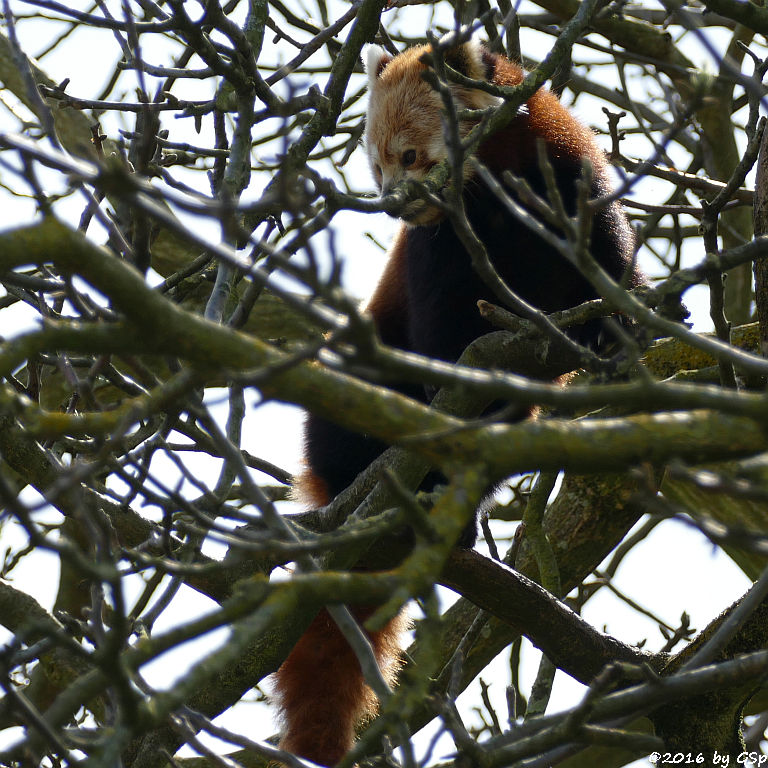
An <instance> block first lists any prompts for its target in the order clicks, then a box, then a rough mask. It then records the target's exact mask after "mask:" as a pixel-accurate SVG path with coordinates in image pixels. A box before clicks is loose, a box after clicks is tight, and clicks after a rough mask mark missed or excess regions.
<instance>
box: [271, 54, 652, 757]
mask: <svg viewBox="0 0 768 768" xmlns="http://www.w3.org/2000/svg"><path fill="white" fill-rule="evenodd" d="M428 50H429V48H428V47H427V46H421V47H416V48H411V49H409V50H407V51H405V52H404V53H401V54H400V55H398V56H395V57H391V56H389V55H388V54H386V53H385V52H384V51H383V50H382V49H381V48H378V47H375V46H372V47H371V48H370V49H369V53H368V66H367V71H368V76H369V106H368V114H367V124H366V139H365V144H366V148H367V151H368V156H369V159H370V163H371V168H372V171H373V174H374V176H375V178H376V181H377V183H378V186H379V188H380V190H381V191H382V193H386V192H388V191H390V190H391V189H392V188H393V187H394V186H395V185H396V184H397V183H398V182H400V181H402V180H404V179H416V180H421V179H423V178H424V177H425V176H426V174H427V173H428V171H429V170H430V169H431V168H432V167H433V166H434V165H435V164H437V163H439V162H440V161H442V160H444V159H446V158H447V156H448V151H447V148H446V142H445V139H444V133H443V117H442V113H443V104H442V101H441V98H440V96H439V95H438V93H437V92H436V91H435V90H433V89H432V88H431V87H430V86H429V85H428V84H427V83H426V82H425V80H424V79H423V78H422V74H423V73H424V72H425V70H426V68H427V65H426V64H425V63H424V62H423V61H422V56H423V54H424V53H426V52H428ZM445 60H446V63H447V64H449V65H450V66H451V67H452V68H453V69H455V70H457V71H458V72H460V73H461V74H463V75H465V76H467V77H469V78H472V79H475V80H487V81H490V82H492V83H495V84H497V85H502V86H513V85H517V84H518V83H520V82H521V81H522V79H523V73H522V70H521V69H520V68H519V67H518V66H517V65H516V64H513V63H512V62H511V61H509V60H508V59H506V58H504V57H503V56H500V55H497V54H494V53H490V52H489V51H487V50H485V49H484V48H482V47H481V46H480V45H478V44H476V43H475V42H468V43H465V44H463V45H460V46H458V47H456V48H454V49H452V50H449V51H447V52H446V53H445ZM451 87H452V91H453V98H454V102H455V104H456V107H457V109H481V108H485V107H488V106H490V105H492V104H494V103H496V102H497V98H496V97H495V96H492V95H490V94H488V93H487V92H485V91H482V90H479V89H473V88H467V87H460V86H453V85H452V86H451ZM470 128H471V125H467V124H466V123H463V124H462V131H463V132H464V133H465V134H466V133H467V132H468V131H469V129H470ZM539 139H541V140H543V141H544V144H545V147H546V153H547V156H548V158H549V161H550V163H551V164H552V167H553V169H554V172H555V178H556V183H557V185H558V188H559V190H560V194H561V196H562V199H563V201H564V204H565V206H566V209H567V210H568V213H569V214H573V212H574V209H575V200H576V182H577V180H578V179H579V178H580V176H581V169H582V159H583V158H584V157H585V156H586V157H588V158H589V159H590V160H591V162H592V167H593V169H594V171H593V189H592V194H593V197H597V196H600V195H604V194H606V193H608V192H609V191H610V183H609V179H608V171H607V163H606V160H605V158H604V155H603V153H602V151H601V150H600V149H599V147H598V145H597V144H596V142H595V140H594V137H593V134H592V132H591V131H590V130H589V129H588V128H587V127H585V126H584V125H582V124H581V123H579V122H578V120H577V119H576V118H575V117H574V116H573V115H571V113H570V112H569V111H568V110H567V109H566V108H565V107H564V106H562V105H561V104H560V102H559V101H558V99H557V98H556V97H555V96H554V95H553V94H551V93H549V92H547V91H544V90H540V91H538V92H537V93H536V94H534V95H533V96H532V97H531V98H530V99H529V100H528V102H527V104H526V105H525V106H524V107H523V108H521V109H520V110H519V112H518V114H517V116H516V117H515V118H513V120H512V121H511V122H510V123H509V124H508V125H507V126H506V127H504V128H502V129H501V130H499V131H497V132H496V133H494V134H493V135H492V136H491V137H490V138H488V139H486V140H485V142H484V143H483V144H482V145H481V146H480V147H479V149H478V151H477V157H478V159H479V160H480V161H481V162H482V163H483V164H484V165H485V166H486V167H487V168H488V170H489V171H490V172H491V173H492V174H494V176H496V177H497V178H499V180H501V174H502V173H503V172H504V171H507V170H509V171H512V172H513V173H514V174H516V175H518V176H522V177H523V178H525V179H526V180H527V181H528V183H529V184H530V186H531V187H532V188H533V189H534V191H536V192H537V193H538V194H539V195H541V196H542V197H544V198H546V185H545V182H544V179H543V177H542V174H541V171H540V169H539V164H538V161H537V141H538V140H539ZM465 177H466V178H465V184H464V191H463V199H464V204H465V209H466V213H467V217H468V219H469V222H470V224H471V225H472V228H473V229H474V231H475V232H476V233H477V235H478V237H479V238H480V240H481V241H482V242H483V243H484V244H485V247H486V249H487V251H488V255H489V257H490V259H491V262H492V263H493V265H494V266H495V268H496V270H497V272H498V273H499V275H500V276H501V277H502V278H503V279H504V281H505V282H506V283H507V284H508V285H509V286H510V287H511V288H512V289H513V290H514V291H515V292H516V293H517V294H518V295H519V296H521V297H522V298H523V299H525V300H526V301H528V302H529V303H530V304H533V305H534V306H537V307H539V308H540V309H542V310H544V311H547V312H551V311H554V310H560V309H565V308H567V307H571V306H574V305H576V304H579V303H581V302H583V301H586V300H588V299H592V298H595V296H596V294H595V290H594V288H593V287H592V286H591V285H590V284H589V282H587V281H586V280H585V279H584V278H583V277H582V276H581V274H580V273H579V272H578V271H577V270H576V269H575V268H574V267H573V266H571V265H570V264H569V263H567V261H566V260H565V259H564V257H563V256H562V255H561V254H560V253H559V252H557V251H556V250H555V249H554V248H552V247H551V246H550V245H548V244H546V243H545V242H544V241H543V240H542V239H540V238H539V237H538V236H537V235H536V234H534V233H533V232H532V231H531V230H529V229H528V228H527V227H525V226H524V225H523V224H521V223H520V222H518V220H517V219H515V218H513V217H512V215H511V214H510V213H509V212H508V211H507V210H506V209H505V207H504V206H503V205H502V203H500V202H499V201H498V200H497V199H496V197H495V195H494V194H493V192H491V190H490V189H489V188H488V187H487V186H485V185H484V184H483V183H482V182H481V181H480V180H479V179H477V178H474V177H473V175H472V173H471V170H470V166H469V164H467V165H466V167H465ZM502 181H503V180H502ZM402 218H403V219H404V223H403V225H402V226H401V228H400V230H399V232H398V234H397V236H396V239H395V242H394V245H393V247H392V250H391V253H390V256H389V261H388V263H387V266H386V268H385V271H384V274H383V276H382V278H381V280H380V282H379V284H378V287H377V288H376V290H375V292H374V294H373V296H372V297H371V299H370V301H369V303H368V307H367V310H368V312H369V313H370V314H371V315H372V317H373V320H374V322H375V326H376V328H377V330H378V333H379V335H380V337H381V339H382V341H383V342H384V343H386V344H389V345H391V346H394V347H398V348H401V349H404V350H411V351H415V352H418V353H420V354H423V355H426V356H429V357H433V358H438V359H441V360H446V361H449V362H455V361H456V359H457V358H458V357H459V355H460V354H461V352H462V351H463V349H464V348H465V347H466V346H467V345H468V344H469V343H470V342H471V341H473V340H474V339H476V338H477V337H479V336H481V335H483V334H485V333H488V332H489V331H491V330H493V329H492V328H491V326H490V325H489V324H488V323H487V322H486V321H485V320H484V319H483V318H482V317H481V316H480V314H479V313H478V310H477V301H478V300H479V299H487V300H489V301H493V300H494V296H493V294H492V292H491V290H490V289H489V288H488V287H487V286H486V285H485V284H484V283H483V281H482V279H481V278H480V277H479V276H478V275H477V274H476V273H475V271H474V269H473V267H472V264H471V263H470V257H469V255H468V254H467V252H466V250H465V249H464V247H463V246H462V244H461V242H460V241H459V238H458V237H457V235H456V234H455V232H454V230H453V227H452V226H451V224H450V223H449V222H448V221H446V220H445V219H444V217H443V213H442V211H441V210H440V209H439V208H437V207H435V206H431V205H429V204H428V203H426V202H424V201H416V202H414V203H410V204H408V206H407V207H406V209H405V211H404V212H403V214H402ZM591 248H592V253H593V255H594V256H595V258H596V259H597V260H598V262H599V263H600V264H601V265H602V266H603V268H604V269H606V270H607V271H608V272H609V273H610V274H611V275H612V276H613V277H614V278H616V279H619V278H621V277H623V276H625V273H629V284H630V285H633V286H634V285H639V284H641V283H642V280H643V279H642V276H641V275H640V273H639V272H638V271H637V270H636V269H635V268H634V266H633V264H632V251H633V238H632V234H631V230H630V228H629V225H628V223H627V220H626V217H625V215H624V213H623V211H622V209H621V206H620V205H619V204H618V203H616V202H614V203H611V204H609V205H607V206H605V207H604V208H602V209H601V210H600V211H599V212H597V213H596V214H595V216H594V219H593V224H592V237H591ZM572 333H573V335H574V336H575V337H577V339H578V340H579V341H581V342H582V343H593V344H594V343H596V341H597V335H598V333H599V327H596V326H592V325H590V326H585V327H583V328H581V329H575V330H574V331H573V332H572ZM397 388H398V389H399V390H400V391H402V392H404V393H405V394H408V395H410V396H412V397H415V398H419V399H422V400H426V399H427V397H426V395H425V393H424V391H422V390H421V388H419V387H417V386H413V385H403V386H399V387H397ZM305 440H306V461H307V465H308V471H307V472H306V474H305V475H304V476H303V477H301V478H299V482H298V485H299V486H300V491H301V492H302V493H303V496H304V498H306V499H307V500H308V501H309V502H310V503H311V504H313V505H315V506H317V507H320V506H324V505H326V504H328V503H329V502H330V501H331V500H332V499H333V498H334V497H335V496H336V495H337V494H338V493H340V492H341V491H342V490H344V489H345V488H346V487H347V486H348V485H349V484H350V483H352V481H353V480H354V479H355V477H356V476H357V475H358V473H359V472H361V471H362V470H363V469H364V468H365V467H366V466H368V464H370V462H371V461H373V460H374V459H375V458H376V457H377V456H378V455H379V454H380V453H381V452H382V451H383V450H384V449H385V448H386V446H385V445H384V444H383V443H381V442H380V441H378V440H376V439H374V438H371V437H369V436H367V435H364V434H355V433H352V432H349V431H347V430H345V429H343V428H341V427H338V426H336V425H335V424H333V423H332V422H329V421H326V420H324V419H321V418H319V417H317V416H314V415H312V414H310V415H309V416H308V418H307V422H306V430H305ZM439 481H440V475H439V474H438V473H436V472H433V473H431V474H430V476H428V477H427V478H426V480H425V481H424V483H423V485H422V489H426V490H429V489H430V488H431V487H434V485H435V483H436V482H439ZM475 538H476V530H475V524H474V523H473V524H472V525H471V526H470V527H469V528H467V530H466V531H465V532H464V534H463V535H462V536H461V538H460V540H459V542H457V543H458V545H459V546H462V547H467V548H469V547H472V546H473V545H474V542H475ZM367 613H370V610H368V612H367ZM356 615H358V616H359V618H360V619H361V620H362V619H364V618H365V615H366V613H365V612H358V613H357V614H356ZM402 626H403V621H402V619H401V618H397V619H395V620H393V621H392V622H390V624H389V625H388V626H387V627H385V628H384V629H382V630H380V631H379V632H377V633H374V634H373V635H372V636H371V641H372V644H373V647H374V651H375V653H376V656H377V658H378V659H379V660H380V663H381V664H382V668H383V669H384V671H385V673H386V674H389V675H390V677H391V676H392V675H393V671H394V670H396V664H395V663H393V658H395V657H396V655H397V649H398V636H399V634H400V632H401V631H402ZM275 688H276V695H277V699H278V702H279V704H280V706H281V711H282V718H283V727H284V729H283V736H282V741H281V746H282V747H283V748H285V749H287V750H289V751H292V752H295V753H296V754H298V755H300V756H302V757H306V758H309V759H310V760H312V761H314V762H316V763H320V764H323V765H333V764H335V763H336V762H337V761H338V760H339V759H340V758H341V757H342V756H343V755H344V754H345V752H346V751H347V750H348V749H349V747H350V746H351V744H352V741H353V738H354V730H355V726H356V725H357V723H358V722H359V721H360V720H361V719H362V718H363V717H365V716H366V715H369V714H371V713H372V712H373V711H374V710H375V704H376V702H375V700H374V697H373V694H372V692H371V691H370V690H369V689H368V688H367V687H366V685H365V683H364V681H363V678H362V674H361V672H360V669H359V665H358V663H357V660H356V658H355V656H354V654H353V653H352V651H351V650H350V648H349V646H348V645H347V643H346V641H345V640H344V638H343V637H342V636H341V634H340V632H339V631H338V629H337V628H336V627H335V625H334V624H333V622H332V620H331V619H330V617H329V616H328V614H327V613H326V612H325V611H323V612H321V613H320V614H319V615H318V617H317V618H316V619H315V621H314V623H313V624H312V625H311V627H310V628H309V629H308V630H307V632H306V633H305V634H304V636H303V637H302V638H301V640H300V641H299V643H298V644H297V645H296V647H295V648H294V650H293V651H292V653H291V654H290V656H289V657H288V659H287V660H286V661H285V663H284V664H283V665H282V667H281V668H280V670H279V671H278V673H277V674H276V683H275Z"/></svg>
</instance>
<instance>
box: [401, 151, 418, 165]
mask: <svg viewBox="0 0 768 768" xmlns="http://www.w3.org/2000/svg"><path fill="white" fill-rule="evenodd" d="M415 162H416V150H415V149H406V150H405V152H403V156H402V157H401V158H400V163H401V165H402V166H403V168H407V167H408V166H409V165H413V164H414V163H415Z"/></svg>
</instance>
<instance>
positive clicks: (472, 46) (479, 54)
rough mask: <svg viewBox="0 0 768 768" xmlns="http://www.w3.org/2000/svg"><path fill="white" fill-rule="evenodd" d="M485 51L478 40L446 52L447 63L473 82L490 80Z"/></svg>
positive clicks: (469, 41)
mask: <svg viewBox="0 0 768 768" xmlns="http://www.w3.org/2000/svg"><path fill="white" fill-rule="evenodd" d="M484 54H485V50H484V48H483V46H482V45H480V43H479V42H478V41H477V40H468V41H467V42H466V43H462V44H461V45H457V46H456V47H455V48H449V49H448V50H447V51H446V52H445V63H446V64H447V65H448V66H449V67H451V68H453V69H455V70H456V71H457V72H460V73H461V74H462V75H464V76H465V77H469V78H471V79H472V80H489V79H490V76H491V74H492V73H491V72H488V71H487V70H488V67H487V65H486V58H487V57H486V56H485V55H484Z"/></svg>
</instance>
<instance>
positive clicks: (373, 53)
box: [365, 45, 392, 84]
mask: <svg viewBox="0 0 768 768" xmlns="http://www.w3.org/2000/svg"><path fill="white" fill-rule="evenodd" d="M390 61H392V57H391V56H390V55H389V54H388V53H387V52H386V51H385V50H384V49H383V48H382V47H381V46H380V45H369V46H368V54H367V56H366V64H365V71H366V72H367V73H368V80H369V82H370V83H371V84H373V83H374V82H375V81H376V80H377V78H379V77H380V75H381V73H382V72H383V71H384V67H386V66H387V64H389V62H390Z"/></svg>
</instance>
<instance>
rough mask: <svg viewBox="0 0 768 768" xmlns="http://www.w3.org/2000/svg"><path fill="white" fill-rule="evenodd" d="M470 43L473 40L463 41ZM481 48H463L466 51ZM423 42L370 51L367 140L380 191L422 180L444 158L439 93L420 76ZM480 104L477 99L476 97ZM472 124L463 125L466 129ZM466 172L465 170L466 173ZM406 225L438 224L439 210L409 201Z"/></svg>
mask: <svg viewBox="0 0 768 768" xmlns="http://www.w3.org/2000/svg"><path fill="white" fill-rule="evenodd" d="M467 45H468V46H472V44H467ZM474 49H477V51H478V54H477V55H478V56H479V48H478V47H477V46H474V48H472V49H470V48H468V49H467V50H468V51H469V54H468V55H472V51H473V50H474ZM427 51H428V47H427V46H418V47H415V48H410V49H408V50H407V51H405V52H404V53H401V54H399V55H398V56H395V57H394V58H393V57H391V56H389V55H388V54H387V53H386V52H385V51H384V50H383V49H382V48H380V47H378V46H371V47H370V48H369V49H368V66H367V71H368V77H369V94H368V115H367V120H366V137H365V144H366V149H367V151H368V158H369V161H370V164H371V170H372V172H373V175H374V178H375V179H376V183H377V184H378V187H379V190H380V191H381V193H382V194H387V193H388V192H391V191H392V189H393V188H394V187H395V186H396V185H397V184H398V183H400V182H402V181H405V180H407V179H413V180H415V181H422V180H423V179H424V177H425V176H426V175H427V173H428V172H429V170H430V169H431V168H432V167H433V166H435V165H436V164H437V163H439V162H440V161H442V160H445V159H446V158H447V157H448V150H447V148H446V144H445V139H444V138H443V118H442V110H443V103H442V100H441V98H440V96H439V95H438V94H437V92H436V91H434V90H433V89H432V88H431V87H430V86H429V85H428V84H427V83H426V82H425V81H424V80H423V79H422V77H421V75H422V73H423V72H424V71H425V70H426V65H425V64H424V63H423V62H422V61H421V60H420V59H421V56H422V54H424V53H425V52H427ZM492 98H493V97H489V96H488V95H487V94H484V93H482V92H481V91H477V90H472V91H467V90H466V89H456V90H455V91H454V100H455V101H456V106H457V108H459V109H462V108H464V107H467V106H472V107H474V108H477V107H479V106H488V103H489V101H488V100H489V99H492ZM478 100H480V101H482V104H481V103H475V102H476V101H478ZM470 127H471V126H470V125H469V124H467V123H463V124H462V132H463V133H466V132H467V131H468V130H469V128H470ZM467 173H468V170H466V169H465V177H466V175H467ZM400 215H401V217H402V218H403V219H404V220H405V221H406V222H407V223H409V224H413V225H417V226H423V225H428V224H435V223H437V222H438V221H439V220H440V219H441V218H442V217H443V213H442V211H441V210H440V209H439V208H436V207H435V206H431V205H429V204H428V203H426V202H425V201H423V200H416V201H414V202H412V203H409V204H408V206H407V208H406V209H405V210H404V211H402V212H401V214H400Z"/></svg>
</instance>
